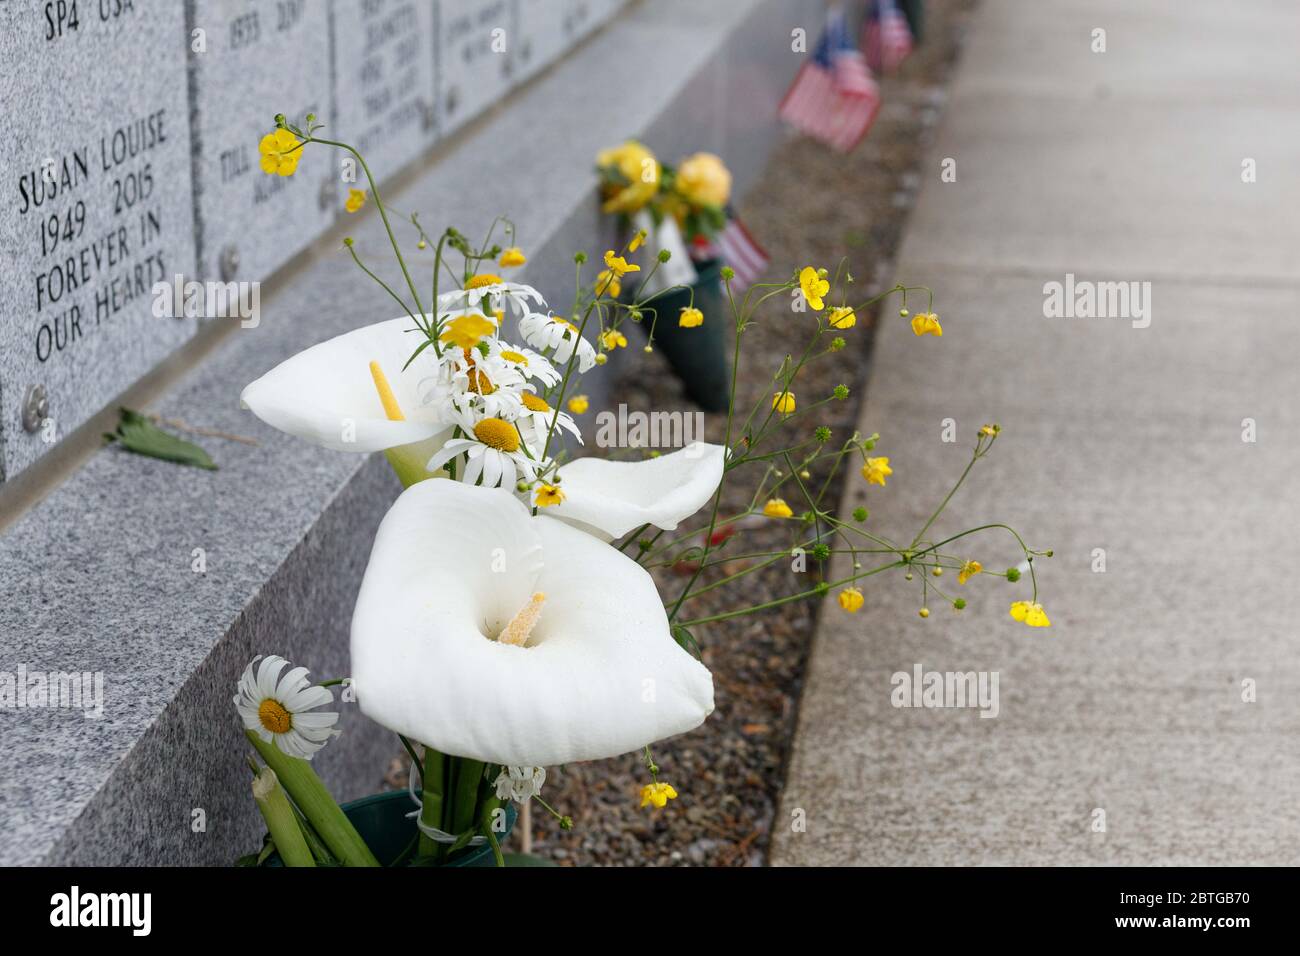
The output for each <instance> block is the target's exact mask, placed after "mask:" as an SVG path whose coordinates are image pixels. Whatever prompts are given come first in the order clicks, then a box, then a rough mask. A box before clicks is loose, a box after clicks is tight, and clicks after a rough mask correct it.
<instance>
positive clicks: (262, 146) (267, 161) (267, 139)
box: [257, 127, 302, 176]
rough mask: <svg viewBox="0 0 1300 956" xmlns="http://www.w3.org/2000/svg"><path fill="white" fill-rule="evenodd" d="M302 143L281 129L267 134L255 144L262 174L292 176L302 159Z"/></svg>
mask: <svg viewBox="0 0 1300 956" xmlns="http://www.w3.org/2000/svg"><path fill="white" fill-rule="evenodd" d="M301 145H302V141H301V140H299V139H298V137H297V136H294V135H293V133H291V132H289V131H288V130H287V129H284V128H283V127H281V128H280V129H277V130H275V131H274V132H271V133H267V134H266V135H265V136H263V137H262V141H261V142H260V143H258V144H257V151H258V153H259V154H260V155H261V165H262V172H264V173H266V174H267V175H270V176H292V175H293V173H294V170H296V169H297V168H298V160H299V159H301V158H302V149H301V148H300V146H301Z"/></svg>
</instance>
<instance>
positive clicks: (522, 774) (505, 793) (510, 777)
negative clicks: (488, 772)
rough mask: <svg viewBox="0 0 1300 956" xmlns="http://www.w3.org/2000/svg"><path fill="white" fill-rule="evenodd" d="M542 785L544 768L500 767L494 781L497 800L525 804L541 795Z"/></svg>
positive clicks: (544, 778) (544, 773) (544, 781)
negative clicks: (499, 771)
mask: <svg viewBox="0 0 1300 956" xmlns="http://www.w3.org/2000/svg"><path fill="white" fill-rule="evenodd" d="M544 783H546V768H545V767H502V768H501V773H500V774H499V775H498V776H497V778H496V781H495V784H496V788H497V799H498V800H513V801H515V803H527V802H528V801H529V800H531V799H532V798H533V797H536V796H539V795H540V794H541V792H542V784H544Z"/></svg>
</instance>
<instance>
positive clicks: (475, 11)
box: [436, 0, 519, 135]
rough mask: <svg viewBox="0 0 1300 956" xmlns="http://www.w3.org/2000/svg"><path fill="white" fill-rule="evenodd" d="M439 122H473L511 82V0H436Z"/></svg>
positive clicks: (447, 127) (515, 37)
mask: <svg viewBox="0 0 1300 956" xmlns="http://www.w3.org/2000/svg"><path fill="white" fill-rule="evenodd" d="M437 13H438V54H437V59H436V65H437V70H438V78H437V83H438V127H439V129H440V130H441V132H442V134H443V135H449V134H451V133H452V132H454V131H455V130H457V129H459V128H460V127H462V126H464V125H465V124H466V123H469V122H472V121H473V120H475V119H476V118H478V116H479V115H480V114H481V113H482V112H483V111H484V110H485V109H486V108H487V107H488V106H490V105H492V103H494V102H496V101H497V100H498V99H499V98H501V97H502V96H504V95H505V94H506V92H507V91H508V90H509V89H510V87H511V86H512V85H513V84H514V56H515V49H516V46H517V44H518V41H519V34H518V31H517V29H516V25H517V22H518V16H517V11H516V7H515V4H514V2H513V0H438V10H437Z"/></svg>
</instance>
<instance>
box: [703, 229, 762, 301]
mask: <svg viewBox="0 0 1300 956" xmlns="http://www.w3.org/2000/svg"><path fill="white" fill-rule="evenodd" d="M691 258H693V259H695V260H696V261H697V262H702V261H705V260H707V259H721V260H722V264H723V265H727V266H731V268H732V271H734V272H735V273H736V275H735V277H734V278H733V279H732V280H731V291H732V292H734V293H736V294H738V295H739V294H740V293H742V292H744V291H745V290H746V289H748V288H749V287H750V286H751V285H753V284H754V283H755V282H757V281H758V280H759V279H761V278H763V276H764V274H766V272H767V267H768V265H770V264H771V261H772V260H771V259H770V258H769V257H768V254H767V252H766V251H765V250H764V249H763V247H762V246H760V245H759V244H758V242H757V240H755V239H754V237H753V236H752V235H750V233H749V230H748V229H746V228H745V224H744V223H742V222H741V221H740V220H739V219H738V218H736V215H735V213H733V212H732V211H731V210H730V209H728V210H727V225H726V226H725V227H724V228H723V230H722V231H721V232H720V233H718V235H717V236H716V237H715V238H714V240H713V241H712V242H709V241H708V240H705V241H703V242H697V243H696V244H695V245H694V246H693V247H692V248H691Z"/></svg>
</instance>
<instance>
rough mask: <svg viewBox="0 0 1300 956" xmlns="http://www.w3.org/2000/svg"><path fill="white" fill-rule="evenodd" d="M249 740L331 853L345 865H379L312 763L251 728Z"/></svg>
mask: <svg viewBox="0 0 1300 956" xmlns="http://www.w3.org/2000/svg"><path fill="white" fill-rule="evenodd" d="M244 735H245V736H246V737H247V738H248V742H249V743H251V744H252V745H253V749H254V750H256V751H257V752H258V754H259V755H260V756H261V758H262V759H263V760H264V761H266V765H267V766H268V767H270V768H271V769H272V770H274V771H275V775H276V776H277V777H278V778H279V780H280V783H281V784H283V785H284V789H285V790H287V791H288V793H289V796H290V797H292V798H293V802H294V803H296V804H297V805H298V809H300V810H301V811H302V813H303V816H305V817H306V818H307V820H308V822H309V823H311V825H312V826H313V827H315V828H316V832H317V833H318V834H320V838H321V839H322V840H324V841H325V845H326V846H328V847H329V848H330V852H331V853H333V854H334V855H335V856H336V857H338V858H339V860H341V861H342V862H343V865H344V866H378V865H379V861H378V860H376V859H375V855H374V854H373V853H371V852H370V847H368V846H366V841H365V840H363V839H361V834H359V833H357V830H356V827H354V826H353V825H352V822H351V821H350V820H349V819H348V818H347V816H345V815H344V813H343V811H342V810H340V809H339V805H338V804H337V803H335V802H334V798H333V797H332V796H330V792H329V790H327V789H326V788H325V784H323V783H322V782H321V779H320V777H318V776H316V771H314V770H312V769H311V764H310V763H308V762H307V761H306V760H303V759H302V758H300V757H290V756H289V755H288V754H285V753H282V752H281V751H280V750H279V748H277V747H276V746H275V745H274V744H268V743H266V742H265V741H263V740H262V738H261V737H259V736H258V735H257V734H256V733H254V732H253V731H251V730H246V731H244Z"/></svg>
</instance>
